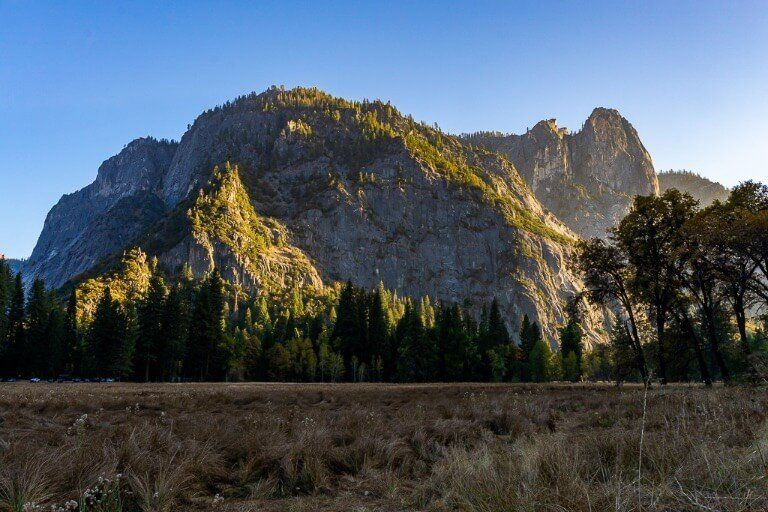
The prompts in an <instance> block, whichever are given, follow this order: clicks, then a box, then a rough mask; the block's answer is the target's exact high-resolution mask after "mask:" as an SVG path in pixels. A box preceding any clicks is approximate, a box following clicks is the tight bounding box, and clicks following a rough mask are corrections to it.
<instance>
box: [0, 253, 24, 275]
mask: <svg viewBox="0 0 768 512" xmlns="http://www.w3.org/2000/svg"><path fill="white" fill-rule="evenodd" d="M2 257H3V255H2V254H0V258H2ZM24 261H25V260H15V259H13V258H6V260H5V262H6V263H8V266H9V267H11V272H13V273H14V274H15V273H16V272H18V271H19V270H21V267H22V266H23V265H24Z"/></svg>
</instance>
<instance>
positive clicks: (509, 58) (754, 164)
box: [0, 0, 768, 258]
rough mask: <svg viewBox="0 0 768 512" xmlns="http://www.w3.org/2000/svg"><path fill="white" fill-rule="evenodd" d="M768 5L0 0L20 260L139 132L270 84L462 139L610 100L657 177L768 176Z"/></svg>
mask: <svg viewBox="0 0 768 512" xmlns="http://www.w3.org/2000/svg"><path fill="white" fill-rule="evenodd" d="M766 50H768V6H767V5H766V3H765V2H739V3H738V4H737V5H729V4H725V3H722V4H721V3H715V2H674V3H669V2H650V3H644V4H643V5H640V4H635V3H630V2H627V3H618V2H591V3H590V4H589V8H583V7H582V6H581V5H577V4H575V3H574V4H571V3H562V2H535V3H515V4H511V3H507V2H479V3H475V2H472V3H461V2H453V3H449V4H445V3H438V2H434V3H433V2H421V3H419V4H417V5H409V4H405V3H393V4H387V5H357V4H356V3H353V2H348V3H347V2H340V3H334V4H323V5H319V4H314V3H313V4H304V3H290V4H284V3H271V2H265V3H260V4H258V5H256V6H254V5H251V4H249V3H241V2H227V3H224V4H221V3H220V4H216V5H215V6H214V5H213V4H207V5H206V4H204V3H201V2H188V3H183V4H173V3H164V4H162V5H155V4H153V3H149V2H135V3H131V4H129V5H123V6H119V7H114V6H111V5H102V4H100V3H97V2H76V3H68V4H65V5H58V4H47V3H43V2H18V1H3V0H0V62H2V63H3V64H2V65H0V179H2V183H3V188H2V190H3V192H2V195H1V196H0V199H2V200H0V253H4V254H6V255H7V256H8V257H14V258H20V257H28V256H29V254H30V253H31V251H32V248H33V246H34V244H35V242H36V240H37V236H38V235H39V233H40V230H41V229H42V226H43V221H44V219H45V215H46V214H47V213H48V210H49V209H50V208H51V207H52V206H53V205H54V204H55V203H56V202H57V201H58V199H59V198H60V197H61V195H63V194H67V193H71V192H74V191H75V190H77V189H80V188H82V187H83V186H85V185H87V184H88V183H90V182H91V181H93V179H94V178H95V176H96V171H97V169H98V167H99V165H100V164H101V162H102V161H104V160H106V159H107V158H109V157H111V156H113V155H114V154H116V153H118V152H119V151H120V149H122V147H123V146H124V145H125V144H127V143H128V142H130V141H131V140H133V139H135V138H137V137H142V136H147V135H151V136H153V137H157V138H172V139H177V140H178V139H179V138H180V137H181V135H182V133H183V132H184V131H185V130H186V127H187V124H189V123H192V121H193V120H194V118H195V117H196V116H197V115H198V114H200V113H201V112H202V111H204V110H206V109H208V108H211V107H213V106H215V105H218V104H221V103H223V102H225V101H227V100H230V99H233V98H234V97H236V96H238V95H240V94H245V93H248V92H251V91H262V90H264V89H266V88H267V87H268V86H269V85H272V84H275V85H281V84H283V85H285V86H286V87H293V86H297V85H302V86H317V87H319V88H321V89H323V90H325V91H327V92H329V93H331V94H333V95H336V96H341V97H345V98H350V99H363V98H369V99H375V98H380V99H382V100H385V101H386V100H390V101H392V103H393V105H395V106H396V107H397V108H398V109H400V110H401V111H402V112H403V113H405V114H412V115H413V116H414V117H415V118H416V119H419V120H424V121H426V122H429V123H433V122H437V123H438V124H439V125H440V126H441V127H442V128H443V129H444V130H446V131H448V132H452V133H460V132H472V131H477V130H498V131H503V132H510V133H522V132H524V131H525V130H526V128H529V127H531V126H533V125H534V124H535V123H536V122H537V121H539V120H541V119H547V118H552V117H554V118H557V119H558V124H559V125H560V126H566V127H568V128H569V129H571V130H572V131H576V130H578V129H579V128H580V126H581V123H582V122H583V121H584V120H585V119H586V118H587V116H588V115H589V114H590V112H591V111H592V109H593V108H594V107H598V106H604V107H610V108H615V109H617V110H618V111H619V112H621V114H622V115H623V116H624V117H626V118H627V119H628V120H629V122H631V123H632V124H633V125H634V126H635V128H636V129H637V131H638V132H639V134H640V138H641V140H642V141H643V143H644V144H645V146H646V148H647V149H648V151H649V152H650V154H651V156H652V158H653V161H654V165H655V167H656V169H657V171H661V170H667V169H688V170H692V171H694V172H697V173H699V174H701V175H703V176H705V177H707V178H710V179H713V180H715V181H719V182H721V183H723V184H724V185H727V186H733V185H735V184H736V183H738V182H740V181H744V180H746V179H755V180H761V181H766V180H768V170H766V167H765V164H764V163H763V155H762V152H761V151H760V148H761V147H763V146H764V145H765V140H766V139H767V138H768V128H766V126H765V120H766V118H768V101H766V99H765V91H767V90H768V66H765V64H764V60H765V53H766Z"/></svg>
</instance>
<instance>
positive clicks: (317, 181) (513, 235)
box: [27, 89, 652, 340]
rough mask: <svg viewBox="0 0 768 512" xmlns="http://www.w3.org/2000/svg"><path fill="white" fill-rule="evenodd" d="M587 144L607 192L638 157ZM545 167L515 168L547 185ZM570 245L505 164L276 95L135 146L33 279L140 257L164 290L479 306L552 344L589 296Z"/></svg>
mask: <svg viewBox="0 0 768 512" xmlns="http://www.w3.org/2000/svg"><path fill="white" fill-rule="evenodd" d="M544 128H546V127H544ZM537 130H538V128H537ZM543 132H544V133H546V130H543ZM557 137H559V139H553V140H552V142H553V143H554V144H555V145H554V146H553V147H554V148H555V149H553V151H560V150H559V149H557V144H560V143H563V142H562V139H563V138H562V136H560V135H558V136H557ZM558 140H559V141H560V142H558ZM566 144H567V142H566ZM583 144H584V147H585V148H586V147H588V146H589V145H590V144H591V145H593V146H599V147H601V148H604V151H603V152H602V153H601V155H600V156H599V157H589V156H588V155H587V154H586V152H581V153H579V152H575V153H574V152H572V151H571V152H567V157H564V158H569V159H576V160H577V161H579V162H580V164H579V165H580V166H579V169H580V170H581V169H583V170H584V171H585V172H588V170H590V169H596V168H597V167H598V166H599V165H600V163H601V162H602V161H604V159H605V158H609V157H611V158H612V161H615V162H616V163H615V165H614V172H613V175H611V176H610V178H607V181H609V182H611V183H618V182H621V180H626V179H629V178H628V177H627V176H625V174H626V172H625V171H626V169H625V167H627V168H628V167H631V162H633V159H635V158H639V157H641V156H642V155H635V154H633V153H631V152H629V151H628V150H626V148H623V149H622V148H621V147H613V146H611V145H610V144H609V143H607V142H606V141H605V140H604V137H603V128H602V124H601V123H600V122H599V121H598V120H595V128H594V133H592V134H586V135H585V136H584V142H583ZM563 154H566V153H563ZM611 155H612V156H611ZM553 162H554V161H552V162H549V161H541V162H537V161H535V160H531V161H530V162H528V161H527V160H526V161H525V162H524V163H526V164H530V165H528V167H525V166H522V167H521V169H523V172H524V173H528V174H529V175H531V176H532V175H537V176H539V178H538V181H537V183H540V184H541V186H546V184H547V183H550V182H551V178H548V177H547V176H546V170H545V169H546V168H547V166H548V165H549V166H550V167H552V166H554V167H552V168H553V169H555V170H556V169H557V168H559V167H557V165H561V164H555V163H553ZM562 165H566V166H567V162H566V163H565V164H562ZM568 168H569V169H573V170H575V169H574V168H572V167H568ZM650 170H651V172H652V168H651V169H650ZM627 172H628V171H627ZM531 173H533V174H531ZM555 174H557V172H555ZM528 179H529V181H530V177H529V178H528ZM150 225H151V227H148V226H150ZM120 226H124V228H120ZM574 239H575V236H574V234H573V233H572V232H571V231H570V230H569V229H567V228H566V227H565V226H563V225H562V224H561V223H560V222H559V221H558V220H557V219H556V218H555V217H554V216H552V215H551V214H550V213H548V212H546V211H545V210H544V209H543V208H542V207H541V205H540V204H539V202H538V201H537V199H536V198H535V197H534V195H533V194H532V193H531V191H530V189H529V188H528V187H527V186H526V185H525V182H524V180H523V177H521V175H520V173H519V172H518V170H517V169H516V168H515V166H513V165H511V164H510V163H509V161H508V160H507V159H505V158H503V157H501V156H499V155H498V154H495V153H492V152H489V151H487V150H485V149H481V148H472V147H470V146H469V145H467V144H465V143H463V142H462V141H461V140H459V139H458V138H456V137H452V136H449V135H446V134H444V133H440V132H438V131H436V130H434V129H432V128H430V127H427V126H425V125H422V124H417V123H414V122H413V121H412V120H411V119H409V118H406V117H404V116H402V115H401V114H400V113H399V112H397V110H395V109H394V108H393V107H391V106H390V105H389V104H383V103H380V102H374V103H369V102H364V103H353V102H348V101H345V100H341V99H338V98H333V97H331V96H329V95H326V94H324V93H322V92H319V91H317V90H314V89H296V90H292V91H282V90H278V89H271V90H269V91H267V92H265V93H262V94H259V95H249V96H247V97H243V98H240V99H238V100H236V101H235V102H233V103H231V104H227V105H224V106H223V107H219V108H216V109H213V110H211V111H208V112H206V113H204V114H202V115H201V116H200V117H199V118H198V119H197V120H196V121H195V123H194V124H193V125H192V127H191V128H190V130H189V131H188V132H187V133H186V134H185V135H184V136H183V137H182V139H181V141H180V143H179V144H178V146H176V145H175V144H170V143H158V142H156V141H152V140H148V139H141V140H139V141H135V142H134V143H132V144H131V145H129V146H128V147H126V149H125V150H124V151H123V152H121V153H120V155H118V156H117V157H114V158H112V159H110V160H108V161H107V162H105V163H104V165H102V168H101V169H100V170H99V177H98V178H97V180H96V181H95V182H94V183H93V184H92V185H89V186H88V187H86V188H85V189H83V190H81V191H80V192H77V193H75V194H73V195H71V196H65V197H64V198H62V200H61V201H60V202H59V204H58V205H56V206H55V207H54V209H53V210H52V211H51V213H50V214H49V216H48V219H47V220H46V225H45V228H44V230H43V234H42V235H41V238H40V241H39V243H38V246H37V247H36V248H35V252H34V253H33V256H32V258H31V259H30V263H29V265H28V267H27V268H28V269H30V270H31V272H32V273H38V274H40V275H41V276H42V277H44V278H46V280H47V282H49V283H51V284H53V285H55V286H58V285H60V284H61V283H63V282H64V281H65V280H67V279H70V278H72V277H74V276H75V275H77V274H78V273H79V272H82V271H84V270H87V269H88V268H89V267H93V265H94V263H95V261H96V260H101V261H102V262H103V261H104V258H105V257H107V256H108V255H109V253H115V252H117V251H120V250H122V249H124V248H127V247H129V246H139V247H141V248H142V249H143V250H144V251H146V252H147V253H148V254H150V255H153V256H157V257H158V260H159V262H160V264H161V266H163V268H164V269H165V270H166V272H168V273H170V274H174V273H178V272H180V271H181V267H182V265H183V264H185V263H187V264H190V265H191V267H192V270H193V271H194V272H195V273H197V274H198V275H200V274H203V273H204V272H207V271H209V270H210V269H212V268H214V267H216V268H219V269H220V270H221V272H222V274H223V275H224V276H225V277H226V278H227V279H228V280H230V281H231V282H233V283H236V284H238V285H240V286H242V287H243V288H246V289H249V290H256V291H269V290H270V289H273V288H279V287H285V286H294V285H298V286H315V287H322V286H323V284H324V283H326V284H327V283H330V282H332V281H337V280H347V279H350V280H352V281H353V282H354V283H355V284H357V285H360V286H368V287H372V286H375V285H376V284H378V283H379V282H383V283H384V285H385V286H387V287H389V288H393V289H397V290H398V292H400V293H401V294H407V295H412V296H419V295H425V294H428V295H430V296H432V297H435V298H438V299H444V300H464V299H469V300H471V301H472V302H473V303H475V304H478V305H479V304H481V303H483V302H487V301H489V300H490V299H491V298H493V297H496V298H498V299H499V301H500V304H501V306H502V308H503V310H504V312H505V313H506V316H507V319H508V320H509V322H510V326H511V327H513V328H514V330H515V331H516V330H517V329H516V326H517V325H518V324H519V321H520V319H521V317H522V315H523V314H528V315H529V316H531V317H532V318H534V319H537V320H538V321H539V323H540V324H541V325H542V326H544V328H545V333H546V334H547V335H548V336H549V337H550V339H551V340H554V339H555V337H556V331H555V330H556V328H557V326H558V325H559V324H560V323H561V322H562V320H563V301H564V299H566V298H567V297H568V296H570V295H571V294H573V293H576V292H577V291H579V290H580V288H581V284H580V282H579V280H578V278H577V277H576V276H574V275H573V274H572V273H571V271H570V269H569V268H568V261H569V260H570V259H571V258H572V250H573V248H572V247H573V246H572V244H573V241H574ZM102 265H104V264H103V263H102ZM598 321H599V318H598V317H597V316H594V317H590V318H589V319H588V322H589V323H594V324H597V322H598Z"/></svg>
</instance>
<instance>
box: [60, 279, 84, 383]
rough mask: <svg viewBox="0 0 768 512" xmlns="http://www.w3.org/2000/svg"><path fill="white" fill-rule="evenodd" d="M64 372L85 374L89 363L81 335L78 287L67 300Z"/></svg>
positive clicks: (63, 341) (63, 342)
mask: <svg viewBox="0 0 768 512" xmlns="http://www.w3.org/2000/svg"><path fill="white" fill-rule="evenodd" d="M62 344H63V349H62V352H63V354H62V357H63V363H62V367H63V368H62V372H63V373H65V374H69V373H73V374H76V375H84V374H85V369H86V368H87V366H88V364H87V362H86V358H87V355H86V351H85V347H84V346H83V340H82V338H81V336H80V329H79V324H78V321H77V289H76V288H73V289H72V292H71V293H70V295H69V300H68V301H67V310H66V314H65V316H64V338H63V340H62Z"/></svg>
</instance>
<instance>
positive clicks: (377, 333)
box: [367, 289, 389, 365]
mask: <svg viewBox="0 0 768 512" xmlns="http://www.w3.org/2000/svg"><path fill="white" fill-rule="evenodd" d="M388 339H389V326H388V325H387V316H386V312H385V311H384V298H383V296H382V294H381V290H379V289H376V290H374V291H373V292H372V293H371V294H370V297H369V299H368V333H367V340H368V350H369V352H370V356H369V360H370V363H371V365H375V363H376V360H377V359H381V358H383V357H384V355H385V354H386V351H387V342H388Z"/></svg>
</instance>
